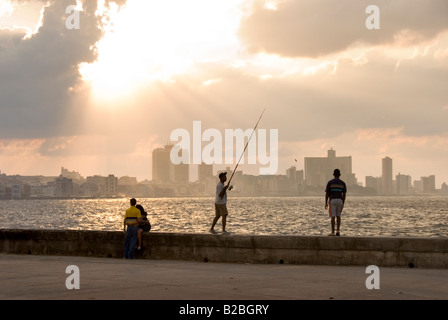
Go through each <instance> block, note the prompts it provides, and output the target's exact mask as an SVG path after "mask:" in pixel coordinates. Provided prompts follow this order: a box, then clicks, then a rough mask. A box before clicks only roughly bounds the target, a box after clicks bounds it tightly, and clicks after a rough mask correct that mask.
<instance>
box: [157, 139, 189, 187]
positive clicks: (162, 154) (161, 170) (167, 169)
mask: <svg viewBox="0 0 448 320" xmlns="http://www.w3.org/2000/svg"><path fill="white" fill-rule="evenodd" d="M172 148H173V145H172V144H167V145H165V146H164V147H163V148H156V149H154V150H153V151H152V180H153V181H157V182H188V181H189V179H190V174H189V172H190V165H189V164H184V163H180V164H176V165H175V164H173V163H172V162H171V158H170V153H171V149H172ZM182 152H184V151H182Z"/></svg>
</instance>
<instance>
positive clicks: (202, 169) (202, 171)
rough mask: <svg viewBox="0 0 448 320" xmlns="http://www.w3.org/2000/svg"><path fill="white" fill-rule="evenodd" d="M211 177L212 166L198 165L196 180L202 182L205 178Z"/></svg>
mask: <svg viewBox="0 0 448 320" xmlns="http://www.w3.org/2000/svg"><path fill="white" fill-rule="evenodd" d="M210 177H213V164H206V163H204V162H203V163H201V164H200V165H198V180H199V182H204V181H205V180H206V179H207V178H210Z"/></svg>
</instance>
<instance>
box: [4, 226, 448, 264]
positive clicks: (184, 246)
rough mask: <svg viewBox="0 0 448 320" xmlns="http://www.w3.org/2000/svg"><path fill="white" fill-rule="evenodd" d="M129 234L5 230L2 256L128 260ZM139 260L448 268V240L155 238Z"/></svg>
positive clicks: (170, 235) (149, 237)
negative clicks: (125, 249) (126, 244)
mask: <svg viewBox="0 0 448 320" xmlns="http://www.w3.org/2000/svg"><path fill="white" fill-rule="evenodd" d="M123 243H124V233H123V232H118V231H82V230H0V252H2V253H14V254H36V255H70V256H87V257H109V258H122V257H123ZM136 258H137V259H157V260H192V261H203V262H231V263H272V264H275V263H289V264H311V265H362V266H368V265H376V266H379V267H380V266H388V267H419V268H448V238H399V237H345V236H344V237H328V236H283V235H282V236H270V235H237V234H229V235H220V234H194V233H161V232H151V233H148V234H144V235H143V250H142V252H141V253H138V254H136Z"/></svg>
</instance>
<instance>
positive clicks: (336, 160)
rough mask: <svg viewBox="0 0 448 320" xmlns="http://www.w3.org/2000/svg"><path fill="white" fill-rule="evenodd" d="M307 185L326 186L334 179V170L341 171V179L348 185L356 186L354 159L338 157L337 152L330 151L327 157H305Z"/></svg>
mask: <svg viewBox="0 0 448 320" xmlns="http://www.w3.org/2000/svg"><path fill="white" fill-rule="evenodd" d="M304 162H305V184H306V185H307V186H316V187H318V186H325V185H326V184H327V182H328V181H329V180H331V179H332V178H333V171H334V169H339V170H341V179H342V180H344V181H345V183H346V184H347V185H353V184H356V178H355V175H354V173H353V172H352V157H351V156H346V157H336V151H335V150H333V149H331V150H328V153H327V157H326V158H324V157H305V161H304Z"/></svg>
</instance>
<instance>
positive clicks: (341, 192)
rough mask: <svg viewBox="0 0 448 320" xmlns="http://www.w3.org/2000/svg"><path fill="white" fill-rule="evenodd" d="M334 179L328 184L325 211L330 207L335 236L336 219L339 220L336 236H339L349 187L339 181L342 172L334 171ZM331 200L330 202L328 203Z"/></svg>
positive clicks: (332, 231)
mask: <svg viewBox="0 0 448 320" xmlns="http://www.w3.org/2000/svg"><path fill="white" fill-rule="evenodd" d="M333 176H334V179H331V180H330V181H328V183H327V187H326V188H325V209H327V208H328V207H329V211H328V213H329V215H330V217H331V234H329V235H330V236H334V225H335V218H336V219H337V229H336V235H337V236H339V228H340V226H341V213H342V209H343V208H344V203H345V195H346V193H347V186H346V185H345V182H344V181H342V180H341V179H339V177H340V176H341V171H340V170H339V169H334V172H333ZM328 200H330V201H328Z"/></svg>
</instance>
